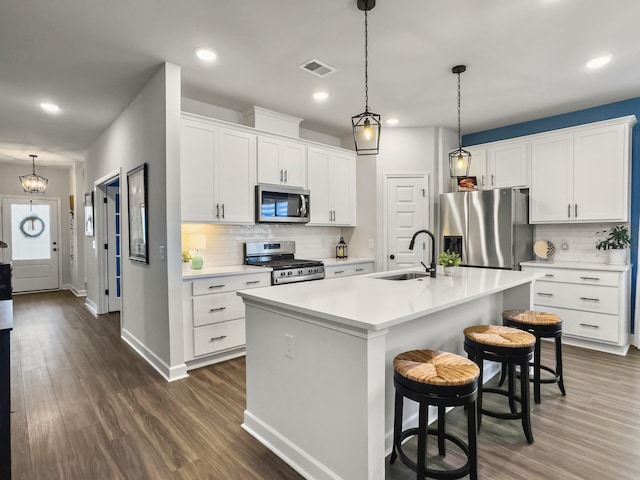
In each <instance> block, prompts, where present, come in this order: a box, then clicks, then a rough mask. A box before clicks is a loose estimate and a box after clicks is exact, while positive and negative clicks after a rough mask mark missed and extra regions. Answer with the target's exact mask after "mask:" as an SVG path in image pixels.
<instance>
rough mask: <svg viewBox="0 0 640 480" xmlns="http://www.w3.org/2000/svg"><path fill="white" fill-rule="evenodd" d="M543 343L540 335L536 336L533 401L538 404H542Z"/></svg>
mask: <svg viewBox="0 0 640 480" xmlns="http://www.w3.org/2000/svg"><path fill="white" fill-rule="evenodd" d="M541 343H542V339H541V338H540V337H539V336H538V335H536V345H535V350H534V357H533V401H534V402H536V403H540V364H541V363H542V360H541V358H540V355H541V349H540V344H541ZM527 368H529V367H527Z"/></svg>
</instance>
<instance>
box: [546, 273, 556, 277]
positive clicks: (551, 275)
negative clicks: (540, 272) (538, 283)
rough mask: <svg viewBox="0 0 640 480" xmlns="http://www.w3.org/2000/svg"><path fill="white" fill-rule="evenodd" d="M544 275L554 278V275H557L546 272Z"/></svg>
mask: <svg viewBox="0 0 640 480" xmlns="http://www.w3.org/2000/svg"><path fill="white" fill-rule="evenodd" d="M544 276H545V277H546V278H553V277H555V275H554V274H553V273H545V274H544Z"/></svg>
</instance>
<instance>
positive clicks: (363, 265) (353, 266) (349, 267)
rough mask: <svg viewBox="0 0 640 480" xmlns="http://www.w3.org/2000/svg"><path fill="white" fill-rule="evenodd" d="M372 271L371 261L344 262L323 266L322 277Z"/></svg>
mask: <svg viewBox="0 0 640 480" xmlns="http://www.w3.org/2000/svg"><path fill="white" fill-rule="evenodd" d="M371 272H373V262H370V261H367V262H358V263H345V264H337V265H327V264H325V266H324V278H325V279H328V278H339V277H350V276H351V275H364V274H365V273H371Z"/></svg>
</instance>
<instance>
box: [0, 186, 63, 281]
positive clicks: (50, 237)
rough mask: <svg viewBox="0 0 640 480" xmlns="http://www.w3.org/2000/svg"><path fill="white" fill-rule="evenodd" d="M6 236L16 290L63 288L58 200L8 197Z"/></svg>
mask: <svg viewBox="0 0 640 480" xmlns="http://www.w3.org/2000/svg"><path fill="white" fill-rule="evenodd" d="M2 237H3V239H4V240H5V242H6V243H7V244H8V245H9V246H8V248H6V249H4V250H5V252H3V261H5V262H9V261H10V262H12V277H11V282H12V287H13V291H14V292H15V293H18V292H33V291H38V290H57V289H58V288H59V279H58V271H59V268H60V267H59V255H58V251H59V240H58V202H57V200H43V199H37V198H27V197H25V198H19V197H15V198H13V197H4V198H3V199H2Z"/></svg>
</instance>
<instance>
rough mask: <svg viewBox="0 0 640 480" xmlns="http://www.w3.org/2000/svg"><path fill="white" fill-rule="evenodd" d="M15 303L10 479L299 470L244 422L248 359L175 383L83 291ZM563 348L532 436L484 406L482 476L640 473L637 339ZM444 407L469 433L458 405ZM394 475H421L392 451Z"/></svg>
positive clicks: (451, 422)
mask: <svg viewBox="0 0 640 480" xmlns="http://www.w3.org/2000/svg"><path fill="white" fill-rule="evenodd" d="M14 314H15V319H14V325H15V328H14V330H13V332H12V334H11V337H12V338H11V348H12V356H11V378H12V385H11V387H12V409H13V411H14V413H13V414H12V416H11V428H12V455H13V458H12V472H13V478H14V480H32V479H33V480H41V479H42V480H44V479H47V480H56V479H60V480H62V479H64V480H76V479H77V480H103V479H114V480H115V479H126V480H156V479H159V480H164V479H167V480H178V479H180V480H201V479H212V480H222V479H224V480H227V479H228V480H235V479H238V480H245V479H248V480H252V479H256V480H258V479H265V480H272V479H273V480H275V479H283V480H290V479H291V480H293V479H301V478H302V477H301V476H300V475H298V474H297V473H296V472H295V471H294V470H292V469H291V468H290V467H289V466H287V465H286V464H285V463H284V462H282V461H281V460H280V459H279V458H278V457H277V456H276V455H275V454H273V453H271V452H270V451H269V450H268V449H267V448H266V447H264V446H262V445H261V444H260V443H259V442H258V441H256V440H255V439H254V438H253V437H251V436H250V435H249V434H248V433H246V432H245V431H244V430H242V428H241V427H240V424H241V423H242V413H243V410H244V405H245V363H244V359H243V358H240V359H235V360H231V361H228V362H224V363H221V364H218V365H214V366H210V367H205V368H201V369H198V370H193V371H191V372H190V376H189V378H187V379H184V380H180V381H177V382H173V383H168V382H166V381H165V380H164V379H162V378H161V377H160V376H159V375H158V374H157V373H156V372H155V370H153V369H152V368H151V367H150V366H148V365H147V364H146V363H145V362H144V361H143V360H141V359H140V358H139V357H138V356H137V354H136V353H135V352H133V350H131V349H130V348H129V347H128V346H127V344H125V343H124V342H123V341H122V340H121V339H120V338H119V319H118V316H117V315H101V316H99V317H98V318H96V317H95V316H93V315H92V314H91V313H90V312H89V311H88V310H87V309H86V308H85V307H84V299H82V298H75V297H74V296H73V295H71V294H70V293H68V292H54V293H40V294H33V295H18V296H15V297H14ZM550 356H551V350H550V349H549V348H547V346H546V345H545V348H544V351H543V357H544V358H547V357H550ZM564 360H565V361H564V364H565V386H566V388H567V396H566V397H562V396H561V395H560V393H559V391H558V389H557V387H556V386H555V385H543V387H542V404H540V405H534V406H532V423H533V433H534V437H535V443H534V444H533V445H529V444H527V443H526V441H525V440H524V435H523V434H522V428H521V425H520V423H519V422H515V421H501V420H496V419H493V418H489V417H484V418H483V421H482V430H481V432H480V436H479V452H478V455H479V462H480V478H482V479H485V480H503V479H504V480H507V479H508V480H519V479H523V480H525V479H526V480H532V479H544V480H555V479H558V480H578V479H581V480H585V479H599V480H609V479H610V480H614V479H615V480H625V479H636V478H640V351H638V350H636V349H635V348H633V347H632V349H631V352H630V353H629V355H628V356H626V357H619V356H615V355H608V354H604V353H599V352H593V351H590V350H584V349H580V348H575V347H568V346H565V347H564ZM309 414H310V415H312V414H313V412H309ZM447 419H448V428H449V427H450V428H451V431H452V432H464V428H465V427H464V422H465V417H464V413H463V412H462V411H461V410H460V409H456V410H454V411H453V412H451V413H450V414H449V415H447ZM461 436H463V437H464V434H462V433H461ZM455 458H456V456H455V452H452V453H451V454H450V455H447V457H446V459H445V460H446V461H449V460H450V461H454V460H455ZM386 478H387V479H392V480H404V479H409V478H415V475H414V474H412V472H410V471H409V470H408V469H407V468H406V467H404V465H402V464H401V463H400V462H396V463H395V464H394V465H388V461H387V471H386Z"/></svg>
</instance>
